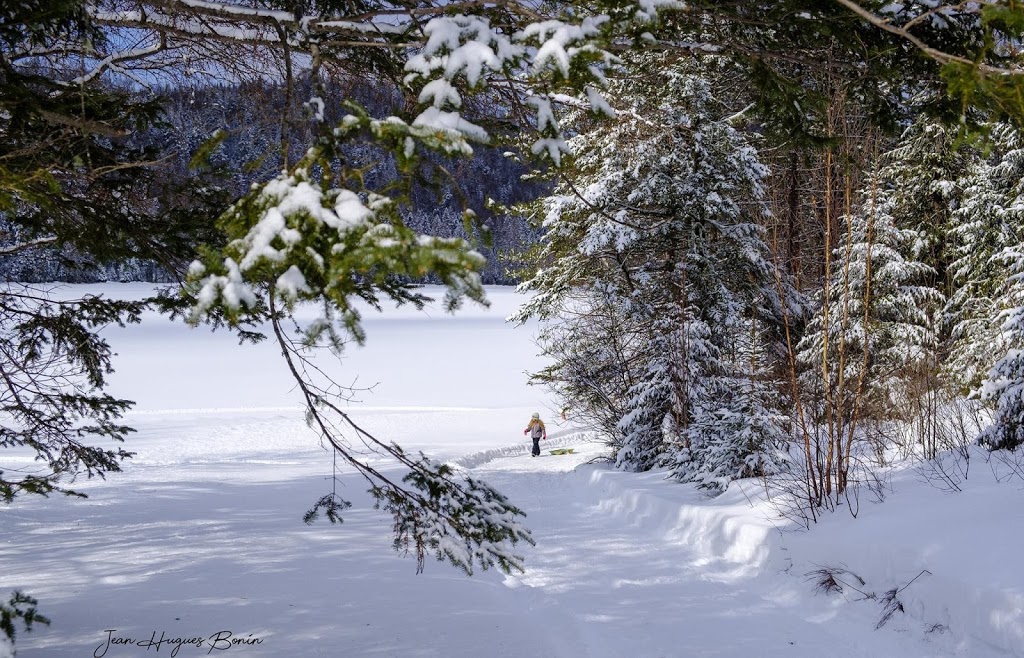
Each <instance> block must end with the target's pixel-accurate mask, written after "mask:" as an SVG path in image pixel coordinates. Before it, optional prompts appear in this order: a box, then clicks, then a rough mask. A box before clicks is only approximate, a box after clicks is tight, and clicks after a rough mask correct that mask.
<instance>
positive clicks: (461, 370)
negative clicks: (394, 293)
mask: <svg viewBox="0 0 1024 658" xmlns="http://www.w3.org/2000/svg"><path fill="white" fill-rule="evenodd" d="M100 289H101V290H103V291H104V292H106V293H108V294H111V295H118V296H122V297H125V296H132V295H140V296H141V295H144V294H146V292H147V290H148V287H144V286H141V285H138V284H123V285H113V284H110V285H104V286H101V287H96V286H73V287H69V288H67V289H65V290H66V291H67V292H68V294H72V295H78V294H82V292H84V291H90V292H94V291H96V290H100ZM489 295H490V298H491V301H492V308H491V309H489V310H484V309H479V308H474V307H467V308H466V309H464V310H463V311H461V312H459V313H458V314H456V315H455V316H445V315H443V314H440V313H436V312H429V313H427V314H420V313H417V312H415V311H413V310H411V309H399V310H397V311H387V312H385V313H384V314H382V315H380V316H377V315H374V314H368V315H367V317H366V328H367V333H368V336H369V340H368V343H367V346H366V347H365V348H363V349H359V348H355V347H353V348H352V349H351V350H350V351H349V353H348V355H347V356H346V359H345V361H344V363H343V366H342V367H343V370H342V371H341V372H343V373H345V374H346V375H348V374H349V373H351V375H350V378H354V377H355V376H356V375H358V380H357V385H363V384H367V385H368V384H372V383H377V382H379V384H378V385H377V386H376V387H375V388H374V389H373V391H372V392H367V393H365V394H363V395H361V396H360V398H361V399H362V403H361V404H353V405H351V411H352V413H353V415H355V416H357V417H358V418H359V419H360V421H361V422H363V423H365V424H366V425H367V426H368V427H369V428H370V429H372V430H373V431H374V432H376V433H378V434H379V435H380V436H382V437H385V438H388V439H393V440H395V441H397V442H399V443H401V444H402V445H403V446H405V447H407V448H410V449H417V450H424V451H425V452H427V453H428V454H431V455H432V456H435V457H439V458H442V459H449V460H453V462H454V463H455V464H457V465H460V466H461V467H464V468H468V469H471V470H472V472H473V474H474V476H475V477H481V478H483V479H485V480H487V481H488V482H491V483H492V484H494V485H495V486H496V487H497V488H498V489H499V490H501V491H502V492H503V493H505V494H506V495H507V496H508V497H509V498H510V499H511V501H512V502H513V503H514V504H516V505H518V506H520V507H522V508H523V509H524V510H525V511H526V512H527V514H528V516H527V519H526V525H527V526H528V527H529V528H530V529H531V530H532V531H533V534H534V537H535V539H536V540H537V546H536V547H533V548H531V547H523V554H524V555H525V557H526V566H527V571H526V573H524V574H520V575H515V576H509V577H506V576H504V575H502V574H500V573H496V572H494V571H489V572H484V573H478V574H477V575H475V576H473V577H472V578H467V577H465V576H464V575H463V574H462V573H461V572H458V571H456V570H454V569H452V568H451V567H449V566H447V565H444V564H441V563H433V562H428V564H427V568H426V572H425V573H424V574H422V575H416V573H415V560H414V559H411V558H407V559H403V558H402V557H400V556H397V555H396V554H395V553H394V552H393V551H392V550H391V545H390V542H391V540H390V521H389V519H388V518H386V517H385V516H384V515H383V514H382V513H380V512H378V511H375V510H373V509H372V506H371V505H370V504H369V500H368V496H367V495H366V494H365V491H364V490H365V484H364V482H363V481H362V480H360V479H357V478H355V477H346V478H344V479H343V489H344V491H343V495H344V496H345V497H346V498H347V499H349V500H351V501H352V502H353V503H354V506H353V508H352V509H350V510H348V511H347V512H346V513H345V514H344V519H345V522H344V523H343V524H342V525H340V526H334V527H332V526H330V525H329V524H327V523H326V522H319V523H317V524H315V525H313V526H306V525H304V524H303V523H302V520H301V517H302V514H303V512H304V511H305V510H306V509H307V508H308V507H310V506H311V505H312V503H313V502H315V500H316V499H317V498H318V497H319V496H320V495H321V494H322V493H324V491H325V487H327V486H328V485H327V483H326V480H325V478H326V477H327V476H329V475H330V472H331V463H330V455H329V454H328V453H327V452H326V451H324V450H323V449H322V448H321V447H320V446H319V445H318V443H317V440H316V437H315V436H314V435H313V433H312V432H311V431H310V430H308V429H307V428H306V427H305V426H304V424H303V422H302V413H301V408H300V407H299V404H298V400H297V399H296V398H295V397H294V393H293V392H292V391H291V385H290V382H289V380H288V379H287V378H286V377H285V373H284V372H283V370H282V366H281V364H280V363H279V359H278V358H276V354H274V349H273V348H272V346H270V345H267V344H264V345H259V346H255V347H253V346H241V347H240V346H238V345H237V342H236V341H235V340H234V339H233V338H232V337H231V336H230V335H229V334H227V333H220V332H218V333H213V334H211V333H210V332H209V331H208V330H206V329H203V328H199V329H189V328H188V327H185V326H183V325H181V324H172V323H170V322H168V321H166V320H165V319H163V318H159V317H155V316H153V317H147V318H146V320H145V321H144V323H143V324H142V325H141V326H137V327H129V328H127V329H124V330H121V329H116V328H112V329H109V330H108V332H109V340H110V342H111V344H112V346H113V347H114V350H115V351H116V352H118V355H119V356H118V357H117V359H116V360H115V367H116V368H117V373H116V374H115V375H114V376H113V377H112V379H111V392H112V394H114V395H119V396H124V397H128V398H130V399H134V400H136V401H137V403H138V405H137V407H136V409H135V410H134V411H133V412H132V413H131V414H130V415H129V417H128V421H129V423H131V424H133V426H134V427H136V428H137V429H138V433H137V434H136V435H133V436H132V438H131V439H130V440H129V443H128V445H127V446H126V447H127V449H129V450H133V451H135V452H137V453H138V454H137V456H136V457H135V458H134V459H133V460H131V461H130V462H129V463H128V464H127V465H126V468H125V472H124V473H120V474H113V475H111V476H110V477H109V478H108V479H107V480H105V481H92V482H86V483H82V487H81V488H82V489H83V490H85V491H86V492H87V493H89V495H90V498H89V499H88V500H84V501H79V500H69V499H58V498H54V499H37V500H33V499H30V498H25V499H22V500H18V501H16V502H15V503H14V504H13V505H10V506H6V507H0V524H2V526H0V527H2V528H3V541H2V542H0V593H2V592H7V591H10V590H12V589H22V590H24V591H25V592H26V593H29V594H31V595H32V596H35V597H37V598H38V599H39V601H40V611H41V612H42V613H43V614H46V615H47V616H49V617H51V618H52V619H53V624H52V625H51V626H49V627H45V626H39V627H36V628H35V630H33V631H32V632H31V633H30V634H20V635H19V637H18V649H19V656H26V657H30V658H31V657H35V656H38V657H49V656H54V657H62V656H68V657H70V656H90V655H94V656H99V655H102V656H106V657H110V658H121V657H125V658H127V657H130V656H139V655H149V654H150V652H153V653H155V654H157V655H172V652H175V651H176V653H173V655H176V656H182V657H187V656H193V655H196V656H198V655H208V654H210V653H212V652H213V651H217V652H218V654H219V653H221V651H220V650H221V649H229V650H230V652H231V653H230V654H228V655H237V656H456V657H461V656H466V657H470V656H479V655H493V656H509V657H513V656H516V657H518V656H557V657H575V656H593V657H602V658H603V657H608V658H612V657H618V656H636V657H640V658H643V657H647V656H651V657H653V656H748V655H762V656H790V657H793V656H801V657H802V656H807V657H811V656H1006V655H1011V656H1015V655H1024V574H1022V572H1021V570H1020V569H1019V568H1017V567H1016V566H1015V565H1016V564H1017V562H1018V561H1019V548H1020V540H1021V536H1022V533H1024V530H1022V528H1024V509H1022V506H1021V505H1019V504H1018V503H1019V496H1020V488H1021V483H1019V482H1018V483H1016V484H1015V483H1013V482H1003V483H998V482H996V481H995V480H994V479H992V478H991V477H989V478H987V479H986V478H985V476H984V473H983V472H981V471H983V470H984V469H983V468H979V469H977V471H978V474H977V476H976V478H975V476H972V480H971V481H970V483H969V484H970V485H971V486H970V487H969V488H968V490H967V491H965V492H964V493H963V494H959V495H957V496H950V495H943V494H941V493H939V492H938V491H937V490H935V489H934V488H932V487H930V486H928V484H927V483H923V482H920V481H919V478H916V477H915V475H914V473H912V472H909V471H907V472H903V473H896V474H895V476H894V480H893V487H892V488H893V491H892V492H891V495H890V496H889V500H888V501H887V502H885V503H884V504H872V503H869V502H867V500H865V501H864V503H863V506H864V509H863V510H862V512H861V515H860V518H858V519H852V518H851V517H850V515H849V514H848V513H846V512H842V511H841V512H839V513H837V514H834V515H831V516H826V517H825V518H824V519H823V520H822V522H821V523H819V524H818V525H817V526H815V527H814V528H812V530H811V531H810V532H796V531H792V529H788V528H787V524H786V523H785V522H784V521H783V520H781V519H779V518H777V514H776V513H775V510H774V509H773V508H772V506H771V505H770V504H768V503H766V502H765V501H764V500H763V496H761V494H760V493H759V487H758V485H757V483H756V482H741V483H738V484H737V485H735V486H734V487H731V488H730V490H729V491H728V492H727V493H726V494H724V495H723V496H720V497H719V498H716V499H713V500H711V499H708V498H706V497H705V496H704V495H703V494H701V493H700V492H698V491H697V490H696V489H694V488H693V487H692V486H689V485H678V484H673V483H670V482H666V481H665V480H664V474H662V473H657V472H655V473H647V474H632V473H623V472H616V471H614V470H611V469H609V468H608V467H607V466H604V465H601V464H588V463H586V462H588V461H590V460H592V459H593V458H595V457H598V456H599V455H600V454H601V450H602V446H601V445H600V444H597V443H592V442H589V441H588V437H586V436H584V435H580V434H575V433H573V432H572V429H571V428H558V427H557V422H556V421H557V418H556V417H555V416H554V415H553V414H552V412H551V409H550V407H551V403H550V402H549V401H548V400H546V399H545V397H544V393H543V391H542V390H541V389H539V388H535V387H530V386H528V383H527V378H526V375H525V372H526V371H529V370H533V369H536V368H537V367H539V366H540V365H542V362H541V361H540V360H539V358H538V357H537V356H536V351H537V350H536V347H535V346H534V345H533V343H532V340H531V339H532V334H533V331H534V328H533V327H530V326H527V327H523V328H516V327H513V326H511V325H508V324H506V323H505V322H504V318H505V317H506V316H508V315H509V314H510V313H511V312H512V311H513V310H514V309H515V308H516V306H517V304H518V303H519V301H520V300H519V298H518V296H517V295H516V294H515V293H514V292H513V291H512V290H510V289H507V288H492V289H490V290H489ZM533 411H539V412H541V413H542V414H543V415H544V416H545V419H546V420H547V421H548V422H549V425H551V428H550V430H551V434H552V435H553V438H552V440H551V442H550V445H549V446H548V447H550V446H553V445H571V446H573V447H574V449H575V452H574V453H573V454H572V455H565V456H552V455H549V454H547V453H545V454H544V455H543V456H542V458H539V459H533V458H531V457H529V455H528V451H527V446H526V444H525V443H524V440H523V437H522V433H521V431H522V427H524V426H525V423H526V420H527V419H528V418H529V414H530V413H531V412H533ZM554 435H557V438H554ZM4 458H5V456H0V460H2V459H4ZM381 466H382V467H383V468H387V465H386V464H381ZM951 527H953V528H958V531H957V532H950V531H949V528H951ZM822 566H845V567H846V568H848V569H849V570H850V571H851V572H853V573H856V574H857V575H859V576H861V577H863V578H864V579H865V581H866V584H865V585H864V586H863V589H864V591H871V592H876V593H878V594H882V593H884V591H885V590H888V589H890V588H893V587H901V586H903V585H906V584H907V583H908V582H909V581H910V580H911V579H912V578H914V577H915V575H917V574H919V573H920V572H921V571H922V570H927V571H928V572H929V574H928V575H926V576H922V577H921V578H920V579H919V580H917V581H915V582H914V583H913V584H912V585H910V586H909V587H907V588H906V589H905V590H904V591H903V592H901V598H902V602H903V604H904V607H905V612H904V613H902V614H899V615H897V616H895V617H894V618H893V619H892V620H891V621H890V622H889V623H888V624H886V625H885V626H884V627H883V628H881V629H879V630H875V625H876V623H877V622H878V619H879V616H880V613H881V607H880V606H879V605H878V604H877V603H876V602H874V601H864V600H859V599H862V598H863V596H862V595H861V594H858V593H857V592H854V591H851V590H848V591H846V592H844V593H843V594H842V595H832V596H826V595H824V594H816V593H815V591H814V584H813V583H812V582H810V581H809V580H808V578H807V577H806V576H805V574H807V573H809V572H810V571H812V570H813V569H815V568H816V567H818V568H820V567H822ZM161 640H163V641H162V642H161ZM172 640H173V642H172ZM179 640H180V641H182V643H181V645H180V648H179V645H178V641H179ZM188 640H192V642H191V643H188V644H186V643H184V642H185V641H188ZM232 640H238V641H239V643H236V644H231V641H232Z"/></svg>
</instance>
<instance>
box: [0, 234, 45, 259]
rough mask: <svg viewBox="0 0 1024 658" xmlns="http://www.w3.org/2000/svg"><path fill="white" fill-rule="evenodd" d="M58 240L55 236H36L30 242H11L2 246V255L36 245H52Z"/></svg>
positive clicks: (0, 252)
mask: <svg viewBox="0 0 1024 658" xmlns="http://www.w3.org/2000/svg"><path fill="white" fill-rule="evenodd" d="M56 241H57V238H55V237H53V236H49V237H45V238H36V239H35V240H29V241H28V242H19V243H16V244H9V245H6V246H3V247H0V256H10V255H11V254H16V253H18V252H20V251H25V250H26V249H35V248H36V247H45V246H47V245H51V244H53V243H55V242H56Z"/></svg>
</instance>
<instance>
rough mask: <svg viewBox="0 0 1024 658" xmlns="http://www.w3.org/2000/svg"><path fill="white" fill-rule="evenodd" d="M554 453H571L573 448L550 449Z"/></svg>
mask: <svg viewBox="0 0 1024 658" xmlns="http://www.w3.org/2000/svg"><path fill="white" fill-rule="evenodd" d="M548 452H550V453H551V454H552V455H571V454H572V452H573V448H558V449H556V450H549V451H548Z"/></svg>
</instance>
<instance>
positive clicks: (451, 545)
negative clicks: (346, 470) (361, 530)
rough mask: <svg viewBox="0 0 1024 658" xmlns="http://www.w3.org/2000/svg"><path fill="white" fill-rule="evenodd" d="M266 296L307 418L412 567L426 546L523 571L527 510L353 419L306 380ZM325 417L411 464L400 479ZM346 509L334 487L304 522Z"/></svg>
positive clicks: (297, 350) (469, 566) (463, 560)
mask: <svg viewBox="0 0 1024 658" xmlns="http://www.w3.org/2000/svg"><path fill="white" fill-rule="evenodd" d="M268 300H269V305H270V318H271V325H272V327H273V330H274V336H275V338H276V339H277V342H278V345H279V346H280V348H281V353H282V355H283V356H284V359H285V362H286V363H287V365H288V368H289V371H290V372H291V374H292V377H293V378H294V379H295V382H296V385H297V386H298V388H299V390H300V391H301V393H302V395H303V398H304V400H305V403H306V420H307V422H308V424H309V425H310V427H312V428H313V429H314V430H316V431H317V433H318V434H319V435H320V438H321V440H323V441H324V442H325V443H326V444H327V445H329V446H330V448H331V449H332V450H333V451H334V453H335V454H336V455H337V456H339V457H341V458H342V459H343V460H344V461H345V462H346V463H348V464H349V465H350V466H352V467H353V468H354V469H355V470H356V472H358V473H359V474H360V475H362V476H363V477H364V478H365V479H366V481H367V482H368V483H369V484H370V494H371V495H372V496H373V498H374V499H375V501H376V505H377V506H378V507H383V509H384V510H386V511H387V512H389V513H390V514H391V516H392V519H393V529H394V547H395V549H396V550H398V551H400V552H403V553H408V552H409V551H413V552H414V553H415V555H416V564H417V572H422V571H423V568H424V566H425V560H426V556H427V553H428V552H432V553H434V554H435V555H436V557H437V559H438V560H447V561H449V562H450V563H451V564H453V565H454V566H457V567H459V568H461V569H462V570H464V571H465V572H466V573H467V574H472V573H473V569H474V566H479V567H480V568H482V569H484V570H486V569H488V568H491V567H494V566H496V567H498V568H499V569H500V570H501V571H503V572H505V573H510V572H511V571H522V570H523V558H522V556H520V555H517V554H516V553H515V546H516V545H517V544H518V543H519V542H521V541H522V542H526V543H528V544H533V543H534V541H533V538H532V536H531V535H530V531H529V530H527V529H526V528H525V527H523V526H522V525H521V524H520V523H519V519H520V518H521V517H524V516H525V514H524V513H523V511H522V510H520V509H519V508H517V507H515V506H513V505H512V504H510V503H509V502H508V501H507V499H506V498H505V497H504V496H503V495H502V494H501V493H500V492H498V491H497V490H496V489H494V488H492V487H491V486H490V485H488V484H487V483H486V482H483V481H481V480H476V479H474V478H472V477H469V476H468V475H464V474H462V473H457V472H456V471H455V470H454V469H453V468H452V467H451V466H450V465H448V464H439V463H435V462H433V461H432V460H430V459H429V458H428V457H426V456H425V455H423V454H422V453H420V455H419V457H413V456H411V455H409V454H408V453H406V451H405V450H403V449H402V448H401V447H400V446H399V445H397V444H396V443H393V442H392V443H384V442H383V441H380V440H379V439H377V438H376V437H374V436H373V435H372V434H371V433H370V432H368V431H367V430H365V429H363V428H362V427H361V426H360V425H358V424H357V423H356V422H355V421H354V420H353V419H352V417H351V416H349V415H348V414H347V413H345V412H344V411H343V410H342V409H341V408H340V407H339V406H338V405H337V404H336V403H335V402H334V400H335V399H336V398H337V396H336V395H333V394H331V391H329V390H326V389H324V388H322V387H320V386H317V385H316V384H314V383H313V382H312V381H311V380H310V379H309V378H308V376H307V370H306V369H305V368H304V367H302V366H301V365H300V364H304V363H307V357H306V356H305V355H304V354H303V353H302V350H303V348H304V346H303V345H301V344H297V343H296V342H295V341H294V340H292V339H290V338H288V337H287V336H286V335H285V332H284V330H283V328H282V324H281V321H282V319H283V318H284V315H285V314H284V313H282V312H281V311H280V310H279V309H278V308H277V304H276V303H275V301H274V291H273V289H271V290H270V291H269V293H268ZM321 372H322V371H321ZM331 383H332V385H333V382H331ZM334 386H336V385H334ZM329 416H333V417H335V418H336V419H337V421H338V422H340V423H341V424H342V425H343V426H344V427H345V428H347V429H348V430H349V431H350V432H351V433H354V434H355V436H356V437H357V438H358V440H359V441H360V442H362V444H363V445H364V446H365V447H366V448H368V449H369V450H371V451H372V452H374V453H376V454H379V455H384V456H388V457H391V458H393V459H394V460H395V461H397V462H398V463H399V464H400V465H402V466H404V467H405V468H407V469H409V472H408V473H406V474H405V476H404V477H403V478H402V480H401V482H396V481H394V480H393V479H391V478H389V477H387V476H386V475H385V474H384V473H382V472H381V471H380V470H378V469H376V468H374V467H373V466H371V465H370V464H369V463H367V462H365V461H361V460H360V459H359V458H358V457H357V455H356V454H355V452H354V451H353V450H352V448H351V446H350V445H347V443H346V442H345V441H344V439H343V430H342V428H339V427H338V425H337V423H336V422H333V421H332V420H331V419H330V418H329ZM347 507H349V503H348V502H347V501H344V500H342V499H340V498H339V497H338V496H337V494H336V492H335V491H332V493H331V494H330V495H328V496H324V497H322V498H321V499H320V500H319V501H318V502H317V504H316V506H314V508H313V509H312V510H310V512H309V513H307V520H311V519H312V518H314V517H315V516H316V514H317V511H318V508H322V509H324V511H325V512H326V515H327V517H328V518H329V519H330V520H331V521H332V522H333V521H340V520H341V519H340V516H339V512H340V510H342V509H344V508H347Z"/></svg>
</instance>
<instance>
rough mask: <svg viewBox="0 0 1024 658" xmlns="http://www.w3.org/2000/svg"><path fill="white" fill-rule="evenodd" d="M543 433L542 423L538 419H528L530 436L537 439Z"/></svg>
mask: <svg viewBox="0 0 1024 658" xmlns="http://www.w3.org/2000/svg"><path fill="white" fill-rule="evenodd" d="M543 434H544V423H543V421H539V420H531V421H530V438H531V439H539V438H540V437H541V436H542V435H543Z"/></svg>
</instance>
